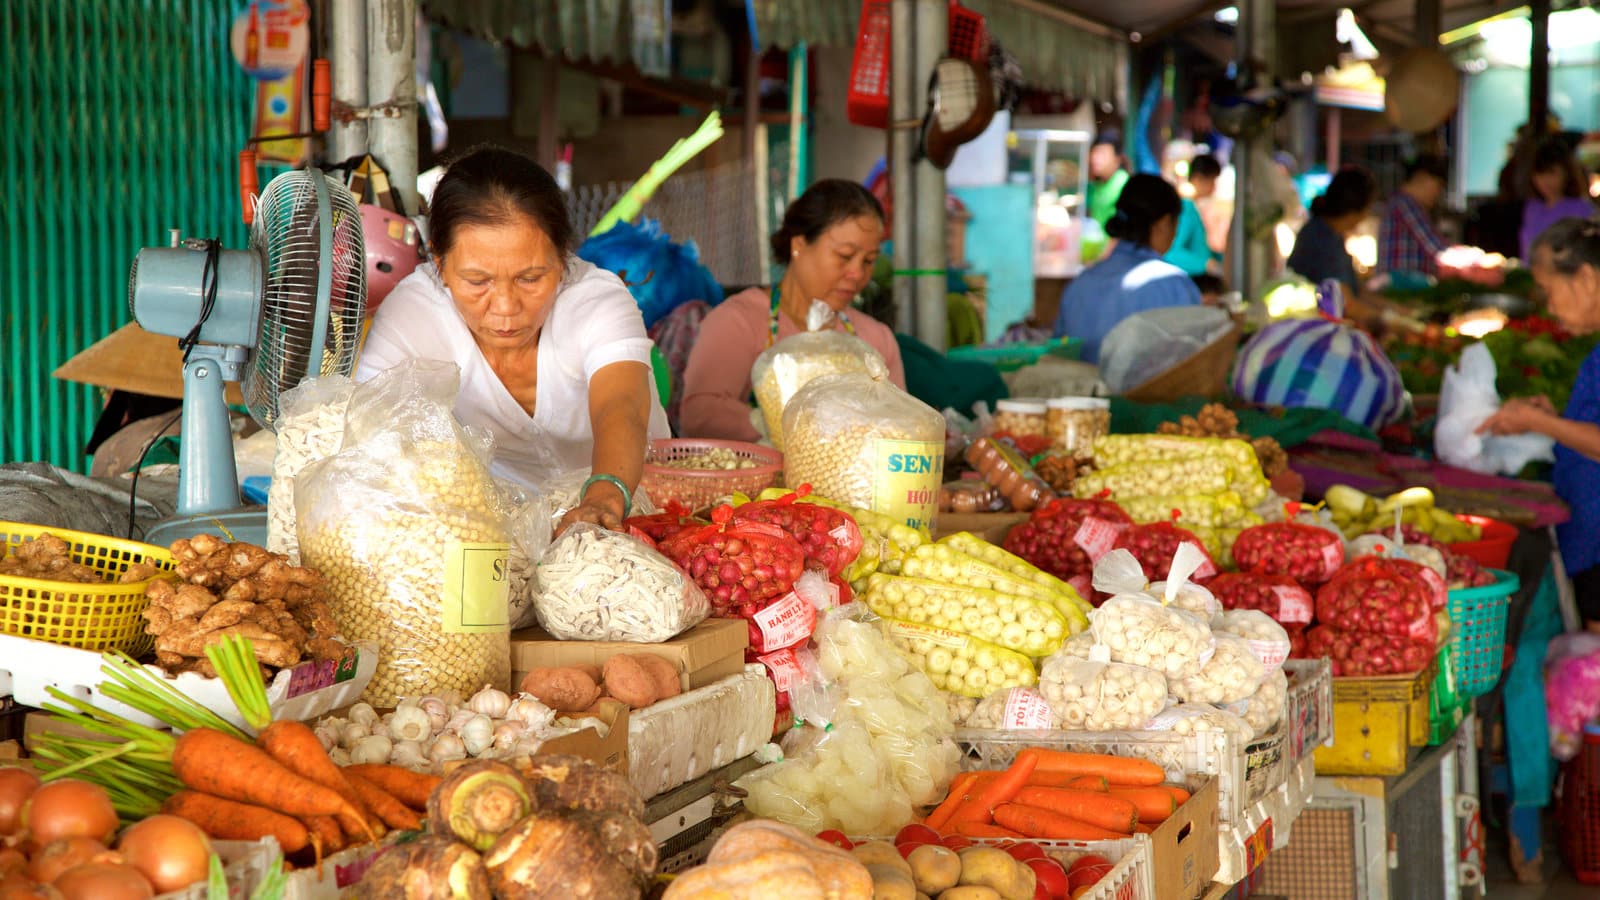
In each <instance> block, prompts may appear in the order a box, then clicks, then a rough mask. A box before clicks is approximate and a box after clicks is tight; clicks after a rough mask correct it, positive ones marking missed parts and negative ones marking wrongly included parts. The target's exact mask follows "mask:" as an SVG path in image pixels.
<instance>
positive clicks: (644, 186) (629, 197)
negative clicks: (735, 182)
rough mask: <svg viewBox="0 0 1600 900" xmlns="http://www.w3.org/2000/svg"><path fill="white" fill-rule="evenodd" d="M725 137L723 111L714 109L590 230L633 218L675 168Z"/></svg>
mask: <svg viewBox="0 0 1600 900" xmlns="http://www.w3.org/2000/svg"><path fill="white" fill-rule="evenodd" d="M721 137H722V115H721V113H718V112H715V111H713V112H712V113H711V115H709V116H706V120H705V121H704V122H702V123H700V127H699V128H698V129H696V130H695V132H694V134H691V135H689V136H688V137H686V138H683V139H681V140H679V141H678V142H677V143H676V144H673V145H672V149H671V150H668V151H667V155H666V156H663V157H661V158H660V159H658V160H656V161H655V162H653V163H651V164H650V168H649V170H648V171H646V172H645V173H644V177H643V178H640V179H639V180H638V181H636V182H634V185H633V187H631V188H629V189H628V192H627V193H626V194H623V195H622V199H621V200H618V201H617V205H615V206H613V207H611V209H610V210H608V211H607V212H606V214H605V215H603V216H601V217H600V221H599V222H598V223H597V224H596V225H595V226H594V230H592V231H590V232H589V237H596V236H598V235H602V234H605V233H606V232H607V231H610V230H611V228H612V227H613V226H615V225H616V224H617V223H618V222H627V221H631V220H632V219H633V217H634V216H637V215H638V214H639V213H640V212H641V211H642V210H643V209H644V205H645V204H646V203H649V202H650V198H651V197H653V196H655V193H656V190H657V189H659V188H660V187H661V185H662V184H663V183H664V182H665V181H666V180H667V179H668V178H670V177H672V175H673V173H674V172H677V171H678V170H679V169H681V168H683V166H684V164H685V163H687V162H688V161H689V160H691V159H694V158H695V157H696V156H699V155H700V151H702V150H704V149H706V148H707V147H709V146H711V145H712V144H715V143H716V142H717V140H718V139H719V138H721Z"/></svg>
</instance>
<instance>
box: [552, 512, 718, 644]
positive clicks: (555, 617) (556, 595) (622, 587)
mask: <svg viewBox="0 0 1600 900" xmlns="http://www.w3.org/2000/svg"><path fill="white" fill-rule="evenodd" d="M535 580H536V582H537V585H538V594H537V597H536V599H535V600H534V611H535V612H536V613H537V615H538V618H539V624H540V625H541V626H543V628H544V630H545V631H547V632H549V633H550V634H551V635H552V636H553V637H556V638H559V639H560V640H563V641H635V642H639V643H650V644H653V643H660V642H661V641H667V640H671V639H672V638H674V637H676V636H678V635H679V634H682V633H683V632H685V631H687V630H689V629H690V628H693V627H694V626H696V625H698V624H700V623H701V622H702V621H704V620H705V618H706V616H708V615H710V614H711V604H710V602H708V601H707V600H706V595H705V594H704V593H703V592H702V591H701V590H700V586H699V585H697V584H695V583H694V581H693V580H692V579H691V578H689V576H688V575H685V574H684V572H683V570H682V569H680V568H678V567H677V566H676V565H674V564H673V563H672V561H671V560H669V559H667V558H666V557H665V556H662V555H661V554H660V553H657V552H656V551H655V549H654V548H652V547H650V546H648V545H647V544H646V543H645V542H644V541H641V540H640V539H638V538H636V537H634V536H632V535H629V534H623V533H621V532H617V531H610V530H607V529H605V528H601V527H600V526H598V525H590V524H588V523H579V524H577V525H574V526H572V527H571V528H569V529H567V531H566V532H565V533H564V534H562V535H561V536H560V537H558V538H556V539H555V541H554V542H553V543H552V544H551V545H550V548H549V549H548V550H546V551H545V553H544V556H543V558H542V559H540V560H539V564H538V566H537V567H536V569H535Z"/></svg>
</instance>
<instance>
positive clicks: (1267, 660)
mask: <svg viewBox="0 0 1600 900" xmlns="http://www.w3.org/2000/svg"><path fill="white" fill-rule="evenodd" d="M1245 642H1246V643H1248V644H1249V645H1250V652H1251V653H1254V654H1255V655H1256V659H1259V660H1261V665H1262V666H1263V667H1265V668H1266V670H1267V671H1268V672H1271V671H1273V670H1274V669H1281V668H1283V661H1284V660H1286V659H1288V658H1289V642H1288V641H1258V640H1249V639H1247V640H1246V641H1245Z"/></svg>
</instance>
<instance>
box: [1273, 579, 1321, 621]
mask: <svg viewBox="0 0 1600 900" xmlns="http://www.w3.org/2000/svg"><path fill="white" fill-rule="evenodd" d="M1272 593H1274V594H1276V595H1277V597H1278V616H1277V618H1278V621H1279V622H1281V623H1282V624H1284V625H1307V624H1310V622H1311V611H1312V610H1311V595H1310V594H1308V593H1306V592H1305V591H1304V590H1302V589H1300V588H1297V587H1291V586H1289V585H1287V584H1275V585H1273V586H1272Z"/></svg>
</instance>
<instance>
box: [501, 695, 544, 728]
mask: <svg viewBox="0 0 1600 900" xmlns="http://www.w3.org/2000/svg"><path fill="white" fill-rule="evenodd" d="M505 717H506V720H507V721H510V722H519V723H521V724H522V725H523V726H524V727H526V728H530V729H534V730H537V729H540V728H544V727H547V726H548V725H549V724H550V723H551V722H552V721H554V720H555V717H556V712H555V710H553V709H551V708H550V707H548V706H545V705H544V704H543V703H540V702H539V701H538V700H536V699H534V698H533V697H532V696H530V695H528V694H521V695H519V696H518V697H517V699H515V700H513V701H511V705H510V706H509V707H507V708H506V716H505Z"/></svg>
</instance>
